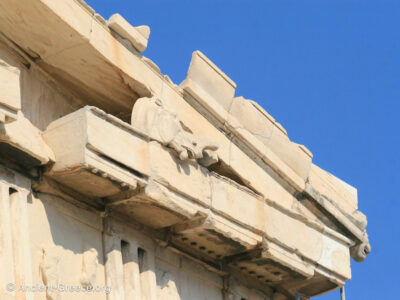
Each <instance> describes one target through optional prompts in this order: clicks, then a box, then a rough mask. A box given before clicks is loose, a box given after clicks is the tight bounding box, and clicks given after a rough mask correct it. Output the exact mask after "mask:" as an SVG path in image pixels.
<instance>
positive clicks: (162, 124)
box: [0, 0, 371, 300]
mask: <svg viewBox="0 0 400 300" xmlns="http://www.w3.org/2000/svg"><path fill="white" fill-rule="evenodd" d="M44 19H45V20H46V26H44V25H43V22H41V21H42V20H44ZM0 31H1V32H2V34H1V35H0V41H1V45H0V60H1V61H2V62H3V61H4V64H3V65H1V66H0V77H1V76H2V77H4V78H5V81H3V82H7V81H12V84H10V85H7V86H6V87H5V90H3V92H0V96H1V95H5V96H6V97H4V99H8V98H10V99H14V100H15V101H14V102H13V103H12V105H9V104H10V103H8V104H4V103H5V100H4V99H2V98H1V97H0V106H1V107H2V110H1V111H0V122H2V124H1V127H2V129H3V134H2V142H3V143H5V145H6V146H7V147H8V145H11V146H12V147H11V149H10V155H8V156H7V157H3V156H2V163H3V161H4V163H5V165H6V167H4V168H1V169H0V179H1V180H0V192H1V194H0V204H1V208H2V209H1V210H0V214H1V218H0V224H1V226H0V231H1V234H0V236H1V237H2V238H1V241H2V243H0V253H1V254H4V255H5V256H4V255H1V256H0V261H1V262H2V264H4V270H5V274H3V275H0V282H1V283H2V284H3V287H4V286H5V284H6V283H7V282H8V281H11V282H13V283H18V282H21V281H26V282H31V283H34V284H43V283H57V282H58V283H63V284H71V285H82V286H86V287H88V286H95V285H98V284H100V285H106V286H110V288H111V291H109V293H101V294H90V295H83V294H79V293H76V294H74V295H68V296H66V297H64V295H62V294H57V293H52V292H48V294H47V295H46V294H45V293H43V294H41V295H39V298H38V300H42V299H43V300H44V299H45V298H46V297H47V298H48V299H57V298H58V297H61V299H63V298H66V299H71V300H74V299H75V300H77V299H79V300H80V299H121V300H124V299H157V297H158V298H171V299H216V300H218V299H229V297H230V298H232V299H236V298H238V297H239V299H241V298H245V299H264V298H266V299H269V298H272V297H273V298H279V299H290V298H291V296H289V295H292V296H293V295H294V294H295V292H296V291H298V290H301V291H302V293H303V294H304V296H306V297H309V296H313V295H314V294H322V293H325V292H328V291H330V290H332V289H335V288H337V287H339V286H342V285H343V284H344V283H345V280H347V279H349V278H350V276H351V272H350V261H349V260H350V255H351V256H352V257H353V258H354V259H355V260H356V261H361V260H363V259H365V257H366V254H367V252H369V251H370V249H371V247H370V244H369V242H368V235H367V234H366V231H365V227H366V219H365V216H364V215H362V214H361V213H360V212H359V211H358V210H357V194H356V191H355V189H354V188H352V187H350V186H349V185H347V184H346V183H344V182H342V181H340V180H339V179H337V178H336V177H334V176H333V175H330V174H328V173H325V172H324V171H322V170H319V169H318V168H317V167H315V166H314V165H312V164H311V158H312V154H311V152H310V151H309V150H308V149H307V148H305V147H304V146H302V145H298V144H296V143H293V142H291V141H290V140H289V138H288V136H287V132H286V130H285V129H284V128H283V127H282V125H280V124H279V123H277V122H276V121H275V120H274V119H273V117H271V116H270V115H269V114H268V113H267V112H266V111H265V110H264V109H263V108H261V107H260V106H259V105H258V104H256V103H255V102H253V101H248V100H245V99H243V98H234V93H235V88H236V85H235V84H234V83H233V82H232V80H230V79H229V78H228V77H227V76H226V75H225V74H224V73H222V71H221V70H219V69H218V68H217V67H216V66H215V65H214V64H213V63H212V62H211V61H210V60H209V59H207V58H206V57H205V56H204V55H203V54H202V53H200V52H195V53H194V54H193V57H192V62H191V66H190V68H189V71H188V76H187V78H186V80H185V81H184V82H183V83H182V85H181V87H177V86H175V85H174V83H173V82H172V81H171V80H170V79H169V77H167V75H163V74H162V73H161V71H160V69H159V67H158V66H157V65H156V64H155V63H154V62H152V61H151V60H149V59H148V58H145V57H143V56H142V55H139V54H138V53H137V52H136V51H135V50H134V49H132V46H131V45H129V43H133V47H137V48H141V49H142V50H144V48H145V46H146V45H147V40H148V38H149V34H150V30H149V28H148V27H147V26H139V27H136V28H135V27H132V26H131V25H129V24H128V23H127V22H126V21H125V20H123V19H122V17H120V16H114V17H112V18H111V20H110V23H109V26H107V24H105V20H104V19H103V18H102V17H101V16H100V15H98V14H96V13H95V12H94V10H92V9H90V8H89V7H88V6H87V5H86V4H85V3H83V2H82V1H81V0H79V1H72V0H59V1H50V0H20V1H17V2H15V1H11V0H3V1H1V2H0ZM128 40H129V42H128ZM135 43H136V44H135ZM145 44H146V45H145ZM141 49H138V50H139V51H142V50H141ZM10 68H11V69H10ZM14 68H15V69H14ZM14 71H16V72H15V73H13V72H14ZM17 71H18V72H19V75H18V74H17V73H18V72H17ZM4 72H5V73H4ZM7 72H11V73H12V74H11V73H10V74H11V75H10V76H6V75H7V74H8V73H7ZM3 73H4V74H6V75H4V74H3ZM17 75H18V76H17ZM17 79H18V80H17ZM17 81H18V82H19V83H18V84H17ZM11 85H12V86H13V88H9V86H11ZM17 88H18V89H17ZM18 91H19V92H20V96H19V98H20V102H19V103H20V104H19V106H18V100H17V99H18V95H17V93H18ZM7 97H8V98H7ZM156 99H159V100H160V103H158V101H159V100H156ZM7 101H8V100H7ZM86 105H95V106H96V107H99V108H100V109H98V108H96V107H85V108H82V107H84V106H86ZM132 107H133V114H132V116H131V113H132ZM21 108H22V112H21ZM101 109H102V110H101ZM17 111H19V112H18V115H17ZM106 112H107V113H106ZM12 113H14V114H15V115H17V116H18V118H15V119H16V121H15V122H12V123H9V124H4V123H7V122H8V121H9V114H12ZM249 116H251V117H249ZM129 120H132V124H133V126H132V125H130V124H129ZM155 120H156V121H155ZM42 131H44V132H43V134H42ZM201 136H203V137H206V138H205V139H203V138H200V137H201ZM216 145H218V149H217V147H216ZM3 146H4V145H3ZM21 152H22V153H23V155H24V156H25V155H27V156H28V157H33V158H35V159H36V160H37V161H39V163H37V164H34V165H32V166H30V168H29V169H30V170H29V172H30V173H28V170H27V169H28V168H27V167H26V166H25V168H22V169H21V170H20V172H21V173H23V174H25V175H21V174H17V173H16V172H15V171H13V170H12V169H13V168H15V162H17V163H18V162H19V163H21V162H22V160H21V159H17V160H16V161H13V157H14V158H15V157H16V155H17V154H18V153H21ZM45 164H46V166H43V165H45ZM310 168H311V172H310V171H309V170H310ZM28 174H29V176H28ZM39 175H40V176H39ZM328 175H329V176H328ZM32 177H35V179H32ZM307 180H308V181H307ZM31 187H32V188H33V190H32V191H31ZM10 188H11V189H10ZM14 190H15V191H17V192H18V193H17V194H15V193H14ZM28 225H29V226H28ZM4 257H7V259H5V258H4ZM8 257H12V259H8ZM229 278H230V279H229ZM234 282H236V283H234ZM237 282H240V284H237ZM231 283H232V285H230V284H231ZM276 291H279V292H278V293H277V292H276ZM157 293H158V295H157ZM0 294H1V295H2V297H3V294H4V295H6V294H7V295H9V297H12V298H16V297H18V298H21V299H27V300H33V296H32V295H29V294H28V293H23V292H21V293H20V294H16V293H10V292H7V291H5V290H4V288H1V287H0ZM4 297H5V296H4ZM35 299H36V295H35Z"/></svg>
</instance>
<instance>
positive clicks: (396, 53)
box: [87, 0, 400, 300]
mask: <svg viewBox="0 0 400 300" xmlns="http://www.w3.org/2000/svg"><path fill="white" fill-rule="evenodd" d="M87 2H88V3H89V4H90V5H91V6H92V7H93V8H95V10H96V11H97V12H98V13H100V14H101V15H102V16H103V17H105V18H106V19H108V17H109V16H110V15H112V14H113V13H116V12H118V13H120V14H121V15H122V16H124V17H125V18H126V19H127V20H128V21H129V22H130V23H131V24H133V25H135V26H136V25H143V24H147V25H149V26H150V27H151V36H150V40H149V46H148V49H147V50H146V51H145V52H144V55H146V56H148V57H149V58H151V59H152V60H154V61H155V62H156V63H157V64H158V66H160V68H161V70H162V72H163V73H164V74H168V75H169V76H170V77H171V78H172V79H173V80H174V82H176V83H180V82H181V81H182V80H183V79H184V78H185V76H186V72H187V68H188V67H189V63H190V59H191V54H192V52H193V51H194V50H197V49H199V50H201V51H202V52H204V53H205V54H206V55H207V56H208V57H209V58H210V59H211V60H212V61H214V62H215V63H216V64H217V65H218V66H219V67H220V68H221V69H222V70H223V71H224V72H225V73H226V74H227V75H228V76H229V77H231V78H232V79H233V80H234V81H235V82H236V83H237V85H238V87H237V90H236V95H238V96H239V95H242V96H244V97H245V98H249V99H253V100H256V101H258V102H259V103H260V104H261V105H262V106H263V107H264V108H265V109H266V110H267V111H268V112H269V113H270V114H272V115H273V116H274V117H275V119H277V121H278V122H280V123H282V124H283V126H284V127H285V128H286V129H287V131H288V133H289V136H290V138H291V139H292V140H294V141H296V142H298V143H302V144H305V145H306V146H307V147H308V148H309V149H310V150H311V151H312V152H313V154H314V159H313V161H314V163H316V164H318V165H320V166H321V167H323V168H324V169H326V170H328V171H330V172H332V173H333V174H335V175H336V176H338V177H340V178H342V179H343V180H345V181H347V182H348V183H350V184H352V185H354V186H355V187H357V188H358V195H359V207H360V210H361V211H363V212H364V213H365V214H366V215H367V217H368V221H369V225H368V232H369V236H370V241H371V244H372V253H371V254H370V255H369V256H368V258H367V260H366V261H365V262H364V263H362V264H358V263H355V262H352V273H353V279H352V280H351V281H349V282H348V284H347V285H346V288H347V290H346V292H347V299H350V300H358V299H363V300H366V299H371V300H372V299H373V300H377V299H378V300H386V299H400V296H399V295H400V292H399V289H398V285H397V284H399V280H400V275H399V274H400V263H399V258H398V257H399V256H398V255H399V254H398V250H399V249H400V226H399V225H400V221H399V218H400V209H399V208H400V205H399V201H398V200H399V199H398V197H399V196H398V191H397V189H399V188H400V180H399V173H400V151H399V148H400V125H399V122H400V1H386V0H376V1H369V0H363V1H361V0H359V1H355V0H354V1H353V0H347V1H345V0H336V1H333V0H332V1H330V0H324V1H321V0H315V1H307V0H304V1H298V0H293V1H281V0H275V1H267V0H247V1H245V0H237V1H235V0H230V1H228V0H204V1H193V0H188V1H180V0H142V1H133V0H129V1H128V0H115V1H111V0H88V1H87ZM317 299H319V300H329V299H334V300H338V299H339V293H338V292H334V293H332V294H330V295H326V296H322V297H319V298H317Z"/></svg>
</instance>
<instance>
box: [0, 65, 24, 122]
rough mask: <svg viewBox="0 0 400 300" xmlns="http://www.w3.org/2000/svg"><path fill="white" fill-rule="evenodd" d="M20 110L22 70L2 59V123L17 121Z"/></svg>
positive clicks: (0, 93)
mask: <svg viewBox="0 0 400 300" xmlns="http://www.w3.org/2000/svg"><path fill="white" fill-rule="evenodd" d="M20 109H21V84H20V70H19V69H18V68H16V67H14V66H11V65H9V64H8V63H7V62H5V61H4V60H1V59H0V123H8V122H10V121H13V120H15V119H16V118H17V116H16V114H17V111H18V110H20Z"/></svg>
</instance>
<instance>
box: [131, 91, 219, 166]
mask: <svg viewBox="0 0 400 300" xmlns="http://www.w3.org/2000/svg"><path fill="white" fill-rule="evenodd" d="M131 124H132V126H134V127H136V128H138V129H140V130H142V131H144V132H145V133H146V134H147V135H148V136H149V137H150V139H152V140H156V141H158V142H159V143H161V144H162V145H164V146H167V147H169V148H171V149H173V150H175V152H176V154H177V156H178V157H179V159H180V160H183V161H184V160H188V159H203V158H206V157H207V158H210V159H211V160H212V161H215V160H216V158H215V155H214V153H213V152H214V151H216V150H217V149H218V145H217V144H216V143H214V142H213V141H212V140H211V139H210V138H208V137H204V136H196V135H194V134H192V133H190V132H188V131H185V130H184V129H183V127H182V125H181V122H180V120H179V118H178V117H177V115H176V112H175V111H174V110H172V109H171V108H169V107H167V106H165V105H164V104H163V102H162V100H161V99H159V98H156V97H152V98H147V97H145V98H140V99H138V100H137V101H136V103H135V105H134V107H133V111H132V118H131ZM212 157H214V158H213V159H212ZM206 164H210V161H208V162H207V163H206Z"/></svg>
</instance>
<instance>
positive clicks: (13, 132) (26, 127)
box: [0, 111, 55, 168]
mask: <svg viewBox="0 0 400 300" xmlns="http://www.w3.org/2000/svg"><path fill="white" fill-rule="evenodd" d="M17 116H18V117H17V120H16V121H14V122H11V123H9V124H0V142H3V143H7V144H9V145H10V146H11V147H15V148H16V149H19V150H20V151H22V152H23V153H25V154H27V155H28V156H30V157H31V159H24V158H23V157H20V158H19V159H20V160H21V161H20V162H21V163H22V164H25V163H26V166H27V168H31V167H34V166H38V165H45V164H47V163H49V162H53V161H55V157H54V154H53V152H52V150H51V148H50V147H49V146H48V145H47V144H46V143H45V142H44V140H43V138H42V135H41V132H40V130H38V129H37V128H36V127H34V126H33V125H32V123H31V122H30V121H29V120H28V119H26V118H25V117H24V115H23V114H22V112H21V111H19V112H18V115H17ZM21 155H22V154H20V156H21Z"/></svg>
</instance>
